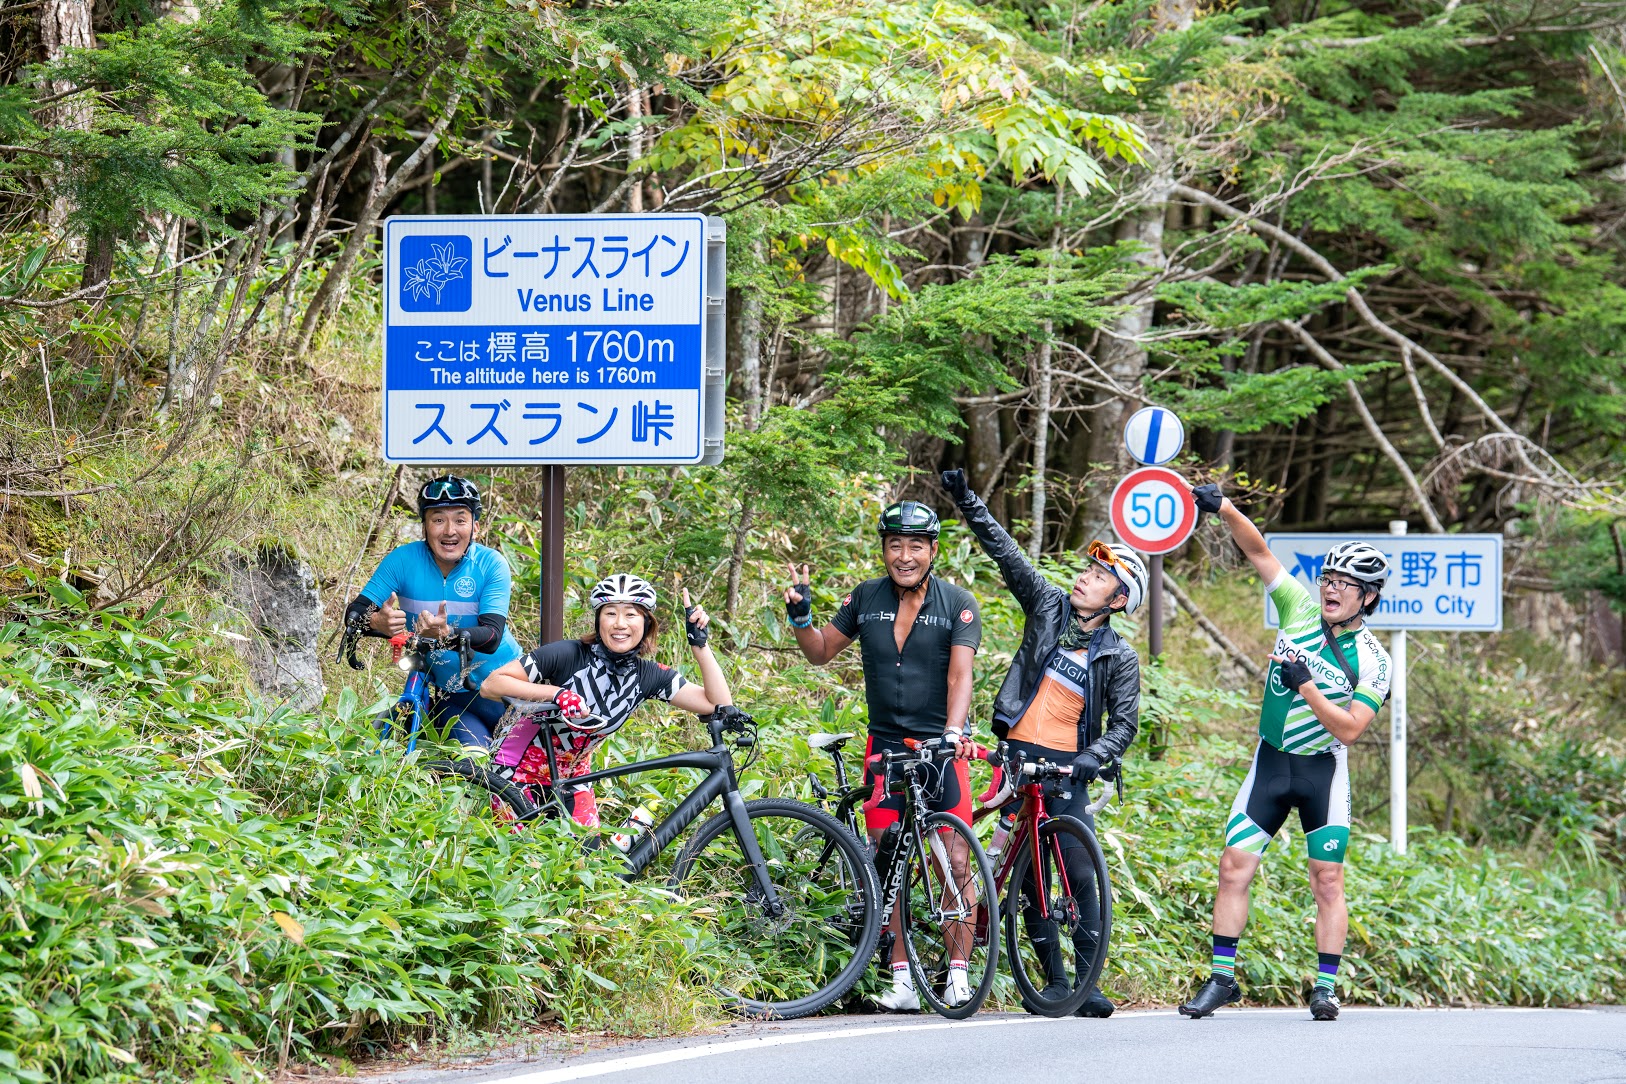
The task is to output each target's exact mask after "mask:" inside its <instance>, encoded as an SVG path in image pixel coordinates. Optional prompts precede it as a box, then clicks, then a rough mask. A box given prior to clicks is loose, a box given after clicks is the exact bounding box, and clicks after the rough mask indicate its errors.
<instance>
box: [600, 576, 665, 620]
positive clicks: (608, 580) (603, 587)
mask: <svg viewBox="0 0 1626 1084" xmlns="http://www.w3.org/2000/svg"><path fill="white" fill-rule="evenodd" d="M591 601H592V603H593V612H594V613H595V614H596V613H598V612H599V611H600V610H602V609H603V608H604V607H606V606H608V605H609V604H610V603H612V602H630V603H632V604H634V605H636V606H642V607H643V608H644V609H646V610H649V611H651V612H653V611H654V609H655V589H654V588H653V587H651V586H650V585H649V582H648V581H647V580H645V579H643V578H641V577H639V576H634V575H632V574H630V573H627V572H618V573H616V574H615V575H614V576H606V577H605V578H604V579H602V580H600V581H598V583H597V584H595V585H594V587H593V594H592V597H591Z"/></svg>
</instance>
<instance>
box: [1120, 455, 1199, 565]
mask: <svg viewBox="0 0 1626 1084" xmlns="http://www.w3.org/2000/svg"><path fill="white" fill-rule="evenodd" d="M1196 526H1197V505H1196V503H1195V502H1194V501H1193V500H1192V499H1191V487H1190V486H1188V485H1186V480H1185V479H1184V478H1182V477H1180V476H1179V475H1178V474H1176V473H1175V472H1174V471H1172V470H1168V469H1166V468H1164V467H1142V468H1140V469H1139V470H1134V471H1130V472H1129V473H1128V474H1126V475H1125V476H1124V478H1123V481H1121V482H1119V483H1118V487H1117V488H1116V489H1114V490H1113V491H1112V529H1113V530H1114V531H1116V532H1117V534H1118V537H1119V538H1121V539H1123V541H1124V542H1125V543H1127V544H1128V545H1129V546H1131V547H1133V548H1134V549H1137V550H1139V551H1140V552H1142V553H1147V554H1159V553H1168V552H1169V551H1170V550H1173V549H1177V548H1179V546H1180V545H1181V544H1182V543H1184V542H1185V540H1186V539H1187V538H1189V537H1191V532H1192V529H1193V528H1194V527H1196Z"/></svg>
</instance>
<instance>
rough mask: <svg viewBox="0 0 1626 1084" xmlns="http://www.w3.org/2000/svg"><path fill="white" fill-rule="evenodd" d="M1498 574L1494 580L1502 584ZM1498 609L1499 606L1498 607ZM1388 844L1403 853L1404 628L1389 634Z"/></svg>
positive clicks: (1398, 530) (1395, 527)
mask: <svg viewBox="0 0 1626 1084" xmlns="http://www.w3.org/2000/svg"><path fill="white" fill-rule="evenodd" d="M1389 533H1390V534H1392V535H1403V534H1405V533H1406V521H1405V520H1403V519H1392V520H1390V521H1389ZM1501 580H1502V578H1501V576H1500V575H1498V576H1497V578H1496V582H1497V583H1498V584H1500V583H1501ZM1497 609H1498V611H1500V609H1501V607H1500V606H1498V607H1497ZM1389 675H1390V686H1389V687H1390V689H1391V692H1390V695H1389V845H1390V846H1391V847H1393V848H1394V849H1395V853H1396V854H1405V853H1406V828H1407V808H1406V806H1407V799H1406V630H1405V629H1395V630H1394V631H1393V632H1391V633H1390V634H1389Z"/></svg>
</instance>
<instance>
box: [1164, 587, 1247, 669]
mask: <svg viewBox="0 0 1626 1084" xmlns="http://www.w3.org/2000/svg"><path fill="white" fill-rule="evenodd" d="M1163 586H1164V587H1165V588H1166V589H1167V590H1168V592H1169V594H1171V595H1173V596H1174V600H1175V601H1176V602H1178V603H1179V604H1180V605H1181V606H1182V607H1183V608H1184V609H1185V610H1186V612H1187V613H1189V614H1191V616H1192V618H1193V619H1194V620H1195V621H1196V622H1197V627H1198V628H1200V629H1202V630H1203V631H1204V632H1206V633H1207V634H1208V638H1209V639H1210V640H1212V641H1214V643H1215V645H1216V646H1217V647H1219V648H1220V650H1222V651H1224V652H1225V653H1226V654H1227V655H1229V656H1230V657H1231V661H1232V662H1234V663H1236V664H1237V665H1238V666H1240V667H1242V669H1244V670H1246V671H1247V672H1248V675H1249V676H1250V677H1254V678H1259V679H1262V678H1263V677H1264V676H1265V671H1264V668H1263V667H1261V666H1260V665H1259V664H1258V663H1256V662H1254V661H1253V660H1252V659H1250V658H1249V657H1248V656H1247V655H1245V654H1243V653H1242V649H1241V648H1239V647H1237V646H1236V645H1235V644H1234V643H1232V642H1231V638H1230V637H1229V636H1227V635H1225V633H1224V632H1222V631H1220V627H1219V626H1218V625H1216V624H1214V622H1213V621H1211V620H1210V619H1209V617H1208V615H1207V614H1205V613H1203V611H1202V609H1201V608H1200V607H1199V606H1198V605H1197V603H1196V602H1195V601H1194V600H1193V599H1192V597H1191V596H1190V595H1188V594H1186V592H1185V589H1184V588H1183V587H1181V586H1180V585H1179V584H1178V583H1176V582H1175V579H1174V577H1173V576H1167V575H1165V576H1164V577H1163Z"/></svg>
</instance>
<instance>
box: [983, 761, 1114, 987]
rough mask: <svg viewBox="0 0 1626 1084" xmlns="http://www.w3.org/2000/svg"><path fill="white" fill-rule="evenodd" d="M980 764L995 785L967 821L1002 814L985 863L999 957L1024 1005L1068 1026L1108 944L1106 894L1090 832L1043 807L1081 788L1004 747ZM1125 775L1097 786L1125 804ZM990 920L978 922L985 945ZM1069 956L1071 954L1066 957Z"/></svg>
mask: <svg viewBox="0 0 1626 1084" xmlns="http://www.w3.org/2000/svg"><path fill="white" fill-rule="evenodd" d="M979 755H980V756H985V757H986V759H987V760H988V761H989V762H990V763H992V764H994V765H995V766H996V767H995V771H994V781H993V783H992V784H991V785H990V786H989V788H988V790H987V791H986V792H984V793H983V794H982V795H981V796H980V797H979V798H978V799H977V801H978V803H979V804H980V805H981V806H982V809H980V810H979V811H978V812H977V813H976V815H975V816H974V817H973V818H972V819H973V820H974V821H975V820H981V819H982V818H983V817H985V816H990V815H992V814H994V813H995V812H998V811H999V810H1002V809H1003V810H1004V811H1005V812H1004V814H1003V815H1002V816H1001V819H1000V822H999V825H998V826H997V827H996V829H995V831H994V838H993V843H992V845H991V846H990V847H989V848H988V856H989V859H990V860H991V861H992V862H993V863H994V869H995V874H994V882H995V885H996V888H997V891H998V893H999V895H998V897H997V898H998V899H999V901H1000V910H1001V913H1002V915H1003V919H1004V925H1005V955H1006V958H1007V959H1009V960H1010V967H1011V974H1012V976H1013V977H1014V978H1015V979H1016V985H1017V988H1018V989H1019V990H1020V991H1021V994H1022V1005H1023V1007H1025V1008H1026V1009H1028V1010H1029V1011H1030V1012H1035V1013H1038V1014H1039V1015H1041V1016H1050V1017H1062V1016H1070V1015H1072V1013H1073V1012H1074V1011H1076V1010H1077V1009H1078V1007H1079V1006H1080V1005H1082V1004H1083V1003H1084V999H1085V998H1086V997H1088V996H1089V993H1090V990H1091V989H1092V988H1093V987H1094V986H1095V984H1096V981H1097V980H1098V979H1099V978H1100V976H1101V969H1102V967H1103V966H1105V964H1106V961H1107V947H1108V943H1109V941H1110V940H1111V937H1112V886H1111V882H1110V881H1109V879H1108V876H1107V860H1106V855H1105V854H1104V853H1103V852H1102V850H1101V843H1100V841H1099V840H1097V839H1096V837H1095V832H1093V831H1092V830H1091V829H1090V826H1089V825H1087V824H1085V823H1084V822H1083V821H1081V820H1079V819H1077V818H1076V817H1071V816H1065V815H1063V816H1052V815H1051V814H1050V813H1049V811H1048V810H1047V809H1046V807H1045V800H1046V798H1049V797H1054V796H1056V795H1057V794H1059V793H1062V792H1065V791H1067V790H1068V789H1070V788H1072V787H1074V786H1078V785H1080V784H1075V783H1074V782H1073V781H1072V767H1071V765H1068V764H1052V763H1049V762H1048V761H1033V760H1028V759H1027V758H1025V757H1021V758H1018V757H1017V756H1016V755H1015V754H1014V753H1013V752H1012V751H1011V750H1009V749H1008V747H1007V746H1006V744H1005V743H1004V742H1000V743H999V746H998V748H997V749H996V750H995V751H994V752H993V753H988V752H987V750H982V749H980V747H979ZM1121 768H1122V765H1121V764H1120V763H1119V762H1118V761H1112V762H1110V763H1108V764H1107V765H1104V766H1103V767H1102V769H1101V778H1102V779H1103V780H1106V781H1111V782H1113V783H1115V784H1116V787H1117V791H1118V795H1119V797H1120V798H1121V797H1122V795H1123V777H1122V771H1121ZM1112 793H1113V792H1112V790H1111V789H1110V788H1109V789H1107V790H1106V791H1105V793H1103V794H1102V795H1101V797H1100V798H1098V799H1096V800H1095V801H1093V802H1091V803H1090V804H1089V805H1088V806H1087V807H1086V808H1087V809H1088V811H1089V813H1090V815H1091V816H1092V817H1093V816H1094V815H1095V814H1096V813H1099V812H1100V811H1101V810H1103V809H1105V808H1106V806H1107V804H1108V803H1109V802H1110V801H1111V800H1112ZM987 919H988V916H987V915H985V914H979V916H978V931H979V934H981V935H983V936H986V934H985V933H984V931H985V930H986V924H987ZM1069 949H1071V951H1069Z"/></svg>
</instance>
